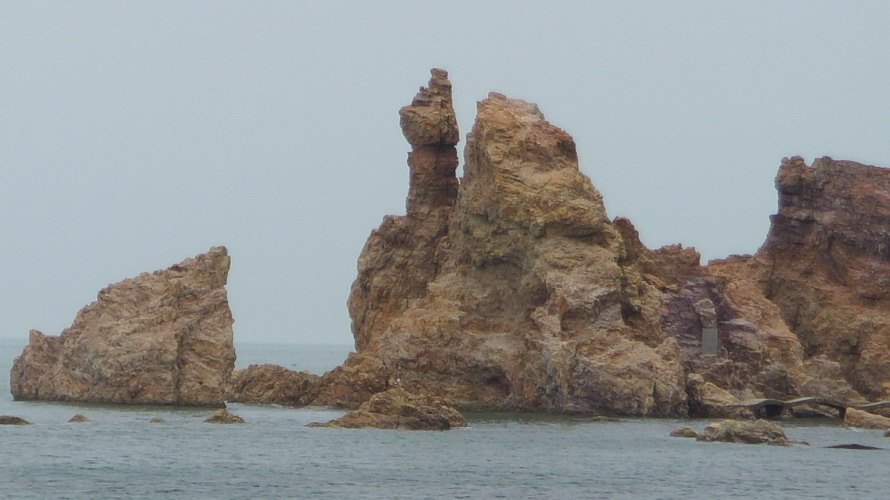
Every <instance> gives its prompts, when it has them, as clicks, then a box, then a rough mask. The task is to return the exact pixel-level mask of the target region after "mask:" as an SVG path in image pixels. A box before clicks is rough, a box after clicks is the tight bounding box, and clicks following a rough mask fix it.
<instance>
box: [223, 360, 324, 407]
mask: <svg viewBox="0 0 890 500" xmlns="http://www.w3.org/2000/svg"><path fill="white" fill-rule="evenodd" d="M320 378H321V377H319V376H318V375H313V374H312V373H309V372H307V371H303V372H296V371H293V370H288V369H287V368H284V367H281V366H278V365H269V364H266V365H250V366H249V367H247V368H246V369H244V370H238V371H236V372H235V373H234V374H233V375H232V383H231V388H230V390H229V393H228V395H227V396H226V400H227V401H229V402H232V403H253V404H277V405H282V406H303V405H305V404H307V403H308V402H309V401H311V397H312V396H313V391H314V389H315V386H316V385H317V384H318V381H319V379H320Z"/></svg>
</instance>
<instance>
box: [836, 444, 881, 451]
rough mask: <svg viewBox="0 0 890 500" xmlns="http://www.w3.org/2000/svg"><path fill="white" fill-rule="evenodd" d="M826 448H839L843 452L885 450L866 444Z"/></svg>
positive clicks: (837, 445) (839, 445) (838, 445)
mask: <svg viewBox="0 0 890 500" xmlns="http://www.w3.org/2000/svg"><path fill="white" fill-rule="evenodd" d="M826 448H838V449H841V450H883V449H884V448H878V447H875V446H866V445H864V444H856V443H851V444H836V445H834V446H826Z"/></svg>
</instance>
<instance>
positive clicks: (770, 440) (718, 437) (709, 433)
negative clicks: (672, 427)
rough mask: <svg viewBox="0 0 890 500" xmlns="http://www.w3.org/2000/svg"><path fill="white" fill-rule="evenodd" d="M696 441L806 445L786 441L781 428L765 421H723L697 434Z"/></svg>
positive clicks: (786, 437)
mask: <svg viewBox="0 0 890 500" xmlns="http://www.w3.org/2000/svg"><path fill="white" fill-rule="evenodd" d="M695 439H696V440H698V441H722V442H725V443H741V444H769V445H773V446H791V445H795V444H806V443H800V442H796V441H792V440H790V439H788V436H786V435H785V430H784V429H782V427H780V426H778V425H776V424H774V423H772V422H767V421H766V420H756V421H754V422H750V421H745V422H742V421H738V420H723V421H722V422H717V423H713V424H709V425H708V426H707V427H705V429H704V430H703V431H702V432H700V433H698V435H697V436H696V438H695Z"/></svg>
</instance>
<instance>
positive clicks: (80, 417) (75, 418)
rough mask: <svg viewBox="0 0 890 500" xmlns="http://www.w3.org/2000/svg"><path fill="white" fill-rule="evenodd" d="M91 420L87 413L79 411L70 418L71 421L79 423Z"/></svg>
mask: <svg viewBox="0 0 890 500" xmlns="http://www.w3.org/2000/svg"><path fill="white" fill-rule="evenodd" d="M89 421H90V419H88V418H87V417H86V415H84V414H83V413H78V414H76V415H74V416H73V417H71V418H70V419H69V420H68V422H69V423H79V422H89Z"/></svg>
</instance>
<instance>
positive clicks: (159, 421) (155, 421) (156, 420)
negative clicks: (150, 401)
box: [148, 417, 167, 424]
mask: <svg viewBox="0 0 890 500" xmlns="http://www.w3.org/2000/svg"><path fill="white" fill-rule="evenodd" d="M148 423H150V424H166V423H167V421H166V420H164V419H163V418H161V417H154V418H153V419H151V420H149V421H148Z"/></svg>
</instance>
